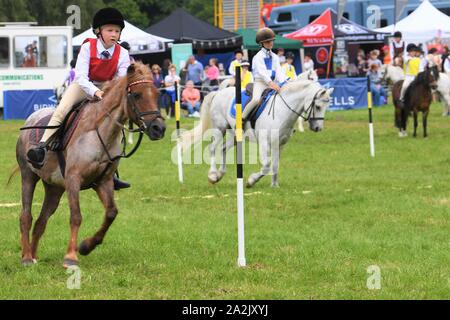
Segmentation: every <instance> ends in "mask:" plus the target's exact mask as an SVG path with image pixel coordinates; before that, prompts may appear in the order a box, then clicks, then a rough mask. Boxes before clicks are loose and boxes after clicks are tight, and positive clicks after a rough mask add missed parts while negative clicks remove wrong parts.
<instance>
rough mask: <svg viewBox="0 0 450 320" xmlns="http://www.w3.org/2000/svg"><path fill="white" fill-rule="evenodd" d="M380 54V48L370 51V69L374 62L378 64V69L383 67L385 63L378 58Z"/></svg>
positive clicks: (368, 63)
mask: <svg viewBox="0 0 450 320" xmlns="http://www.w3.org/2000/svg"><path fill="white" fill-rule="evenodd" d="M379 55H380V53H379V51H378V50H372V51H370V55H369V59H368V60H367V67H368V68H369V70H370V67H371V66H372V65H373V64H376V65H377V67H378V68H377V69H378V70H380V69H381V66H382V65H383V64H382V63H381V60H380V59H378V56H379Z"/></svg>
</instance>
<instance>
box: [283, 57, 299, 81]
mask: <svg viewBox="0 0 450 320" xmlns="http://www.w3.org/2000/svg"><path fill="white" fill-rule="evenodd" d="M294 59H295V56H294V54H293V53H292V52H287V53H286V63H285V64H284V65H282V66H281V67H282V69H283V71H284V74H285V75H286V77H288V78H289V79H292V80H295V79H296V75H297V72H296V71H295V67H294V66H293V63H294Z"/></svg>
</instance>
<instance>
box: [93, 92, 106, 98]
mask: <svg viewBox="0 0 450 320" xmlns="http://www.w3.org/2000/svg"><path fill="white" fill-rule="evenodd" d="M103 94H104V92H103V91H102V90H97V91H95V94H94V97H95V98H97V99H98V100H102V99H103Z"/></svg>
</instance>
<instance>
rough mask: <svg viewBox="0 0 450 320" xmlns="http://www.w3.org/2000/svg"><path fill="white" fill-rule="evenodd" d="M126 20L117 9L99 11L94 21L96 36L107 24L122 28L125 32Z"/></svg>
mask: <svg viewBox="0 0 450 320" xmlns="http://www.w3.org/2000/svg"><path fill="white" fill-rule="evenodd" d="M124 20H125V19H124V18H123V15H122V13H121V12H120V11H119V10H117V9H115V8H103V9H100V10H98V11H97V13H96V14H95V15H94V19H93V20H92V29H93V30H94V33H95V34H96V30H97V29H98V28H100V27H102V26H104V25H106V24H114V25H117V26H120V28H121V29H122V30H123V29H124V28H125V21H124Z"/></svg>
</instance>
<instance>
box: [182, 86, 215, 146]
mask: <svg viewBox="0 0 450 320" xmlns="http://www.w3.org/2000/svg"><path fill="white" fill-rule="evenodd" d="M216 94H217V91H213V92H211V93H209V94H208V95H207V96H206V97H205V99H204V100H203V103H202V106H201V109H200V123H199V124H198V125H197V126H196V127H194V129H192V130H189V131H186V132H184V133H183V134H182V135H181V146H182V149H183V152H185V151H187V150H189V148H190V147H191V145H193V144H195V143H197V142H198V141H200V140H201V139H202V137H203V133H205V131H206V130H208V129H209V128H210V127H211V117H210V111H211V110H210V109H211V104H212V102H213V100H214V97H215V96H216Z"/></svg>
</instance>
